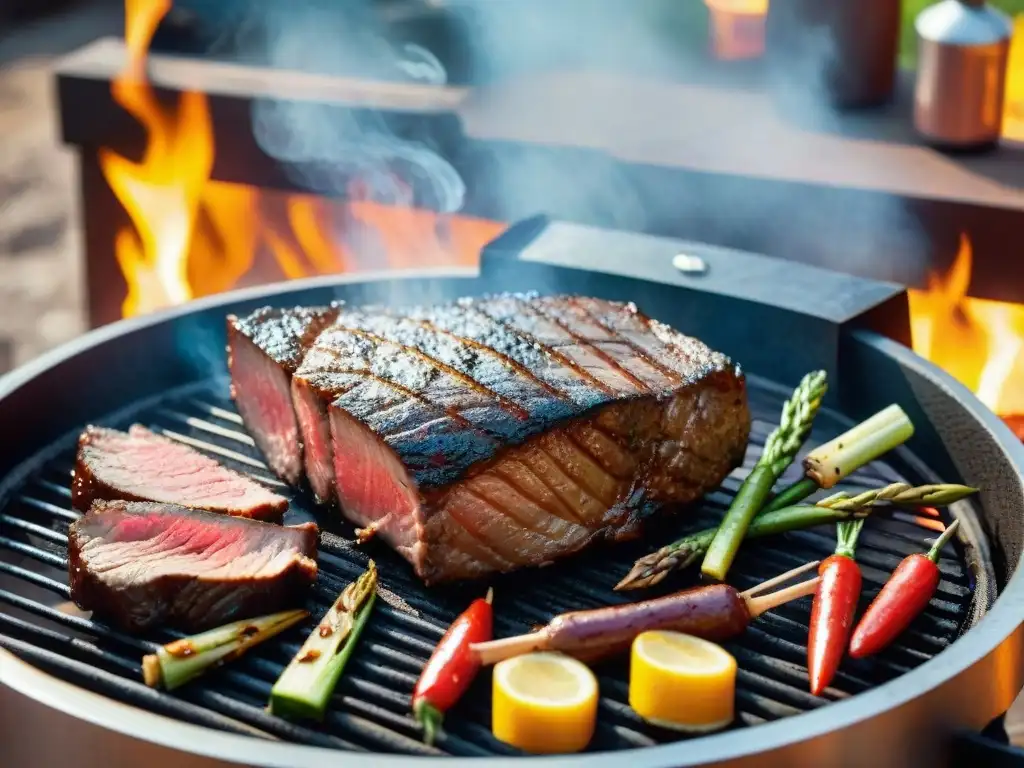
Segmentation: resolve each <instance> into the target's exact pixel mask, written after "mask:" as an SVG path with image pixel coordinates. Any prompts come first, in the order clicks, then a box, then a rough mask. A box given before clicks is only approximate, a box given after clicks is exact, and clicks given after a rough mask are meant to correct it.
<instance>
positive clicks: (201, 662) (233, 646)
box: [142, 610, 309, 690]
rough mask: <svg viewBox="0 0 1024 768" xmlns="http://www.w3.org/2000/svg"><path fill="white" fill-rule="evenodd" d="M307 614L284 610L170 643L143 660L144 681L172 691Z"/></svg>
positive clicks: (154, 686) (277, 632)
mask: <svg viewBox="0 0 1024 768" xmlns="http://www.w3.org/2000/svg"><path fill="white" fill-rule="evenodd" d="M308 615H309V613H307V612H306V611H301V610H298V611H282V612H281V613H273V614H270V615H269V616H260V617H259V618H256V619H245V620H244V621H236V622H233V623H231V624H225V625H224V626H223V627H217V628H216V629H211V630H208V631H206V632H202V633H201V634H198V635H193V636H191V637H183V638H181V639H180V640H175V641H173V642H170V643H167V645H164V646H161V647H160V648H158V649H157V651H156V653H151V654H147V655H146V656H144V657H143V659H142V679H143V680H144V681H145V683H146V685H148V686H150V687H151V688H156V687H158V686H160V685H161V684H162V685H163V687H164V688H166V689H167V690H172V689H174V688H177V687H178V686H180V685H184V684H185V683H187V682H188V681H189V680H191V679H192V678H194V677H198V676H199V675H201V674H203V673H204V672H206V671H207V670H209V669H212V668H214V667H218V666H220V665H221V664H225V663H226V662H228V661H231V660H232V659H237V658H238V657H239V656H241V655H242V654H243V653H245V652H246V651H247V650H249V649H250V648H251V647H252V646H254V645H257V644H259V643H262V642H263V641H264V640H268V639H270V638H271V637H273V636H274V635H277V634H280V633H281V632H284V630H286V629H288V628H289V627H291V626H294V625H295V624H298V623H299V622H300V621H302V620H303V619H304V618H306V617H307V616H308Z"/></svg>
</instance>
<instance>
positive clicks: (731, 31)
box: [704, 0, 768, 60]
mask: <svg viewBox="0 0 1024 768" xmlns="http://www.w3.org/2000/svg"><path fill="white" fill-rule="evenodd" d="M704 2H705V4H707V6H708V11H709V12H710V23H711V49H712V52H713V53H714V55H715V58H717V59H723V60H729V59H756V58H757V57H758V56H761V55H762V54H763V53H764V46H765V40H764V36H765V19H766V17H767V15H768V0H704Z"/></svg>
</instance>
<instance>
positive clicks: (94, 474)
mask: <svg viewBox="0 0 1024 768" xmlns="http://www.w3.org/2000/svg"><path fill="white" fill-rule="evenodd" d="M96 499H124V500H126V501H160V502H166V503H169V504H180V505H182V506H185V507H192V508H195V509H207V510H210V511H211V512H223V513H226V514H229V515H235V516H238V517H254V518H258V519H261V520H275V521H279V520H280V519H281V516H282V515H283V514H284V512H285V510H286V509H287V508H288V500H287V499H285V498H284V497H283V496H279V495H278V494H276V493H272V492H271V491H269V490H267V489H266V488H264V487H263V486H262V485H260V484H259V483H257V482H256V481H255V480H251V479H249V478H248V477H246V476H245V475H242V474H239V473H238V472H234V471H232V470H230V469H228V468H227V467H225V466H223V465H221V464H219V463H218V462H216V461H214V460H213V459H211V458H210V457H209V456H206V455H204V454H202V453H200V452H199V451H197V450H195V449H193V448H190V447H189V446H187V445H184V444H182V443H178V442H175V441H174V440H170V439H169V438H166V437H163V436H161V435H158V434H156V433H154V432H151V431H150V430H148V429H146V428H145V427H143V426H141V425H139V424H136V425H134V426H132V427H131V429H130V430H129V431H128V432H120V431H118V430H116V429H106V428H104V427H88V428H86V430H85V431H84V432H83V433H82V435H81V436H80V437H79V439H78V456H77V458H76V460H75V476H74V480H73V481H72V483H71V503H72V505H73V506H74V507H75V509H77V510H79V511H81V512H85V511H86V510H88V509H89V506H90V505H91V504H92V502H93V501H94V500H96Z"/></svg>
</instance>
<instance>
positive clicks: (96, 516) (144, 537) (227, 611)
mask: <svg viewBox="0 0 1024 768" xmlns="http://www.w3.org/2000/svg"><path fill="white" fill-rule="evenodd" d="M316 557H317V527H316V526H315V525H313V524H312V523H304V524H302V525H297V526H290V527H282V526H279V525H271V524H269V523H261V522H259V521H256V520H248V519H245V518H239V517H228V516H227V515H220V514H216V513H212V512H205V511H202V510H195V509H188V508H186V507H180V506H177V505H173V504H157V503H152V502H128V501H97V502H95V503H94V504H93V505H92V506H91V507H90V509H89V512H88V513H87V514H85V515H83V516H82V517H81V518H79V519H78V520H76V521H74V522H73V523H72V524H71V526H70V528H69V530H68V576H69V581H70V585H71V599H72V600H74V602H75V604H76V605H78V606H79V607H80V608H82V609H83V610H87V611H95V612H96V613H97V614H98V615H99V616H102V617H103V618H105V619H107V620H108V621H110V622H112V623H113V624H116V625H117V626H119V627H121V628H123V629H126V630H129V631H133V632H137V631H141V630H145V629H147V628H150V627H153V626H156V625H168V626H171V627H174V628H176V629H179V630H182V631H184V632H201V631H203V630H205V629H210V628H212V627H217V626H220V625H222V624H226V623H228V622H231V621H237V620H240V619H247V618H252V617H254V616H259V615H263V614H267V613H274V612H276V611H281V610H285V609H287V608H291V607H297V606H301V604H302V602H303V597H304V595H305V593H306V591H307V590H308V588H309V586H310V585H311V584H313V582H314V581H316V576H317V564H316Z"/></svg>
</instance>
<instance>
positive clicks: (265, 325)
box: [228, 306, 339, 485]
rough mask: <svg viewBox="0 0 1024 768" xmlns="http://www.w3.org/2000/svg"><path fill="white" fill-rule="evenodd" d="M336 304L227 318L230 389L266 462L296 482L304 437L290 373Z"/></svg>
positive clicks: (335, 311) (329, 319)
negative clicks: (294, 406)
mask: <svg viewBox="0 0 1024 768" xmlns="http://www.w3.org/2000/svg"><path fill="white" fill-rule="evenodd" d="M338 311H339V307H337V306H329V307H295V308H294V309H271V308H269V307H267V308H264V309H260V310H257V311H256V312H254V313H253V314H251V315H249V316H248V317H245V318H237V317H235V316H233V315H232V316H231V317H229V318H228V366H229V367H230V369H231V394H232V397H234V399H235V404H236V405H237V406H238V412H239V413H240V414H241V416H242V418H243V419H244V420H245V423H246V425H247V426H248V428H249V430H250V432H251V433H252V436H253V439H254V440H255V441H256V445H257V446H258V447H259V449H260V450H261V451H262V452H263V456H264V457H265V458H266V460H267V464H268V465H269V466H270V468H271V469H272V470H273V471H274V472H275V473H276V474H277V475H278V476H279V477H281V478H282V479H284V480H286V481H287V482H289V483H291V484H292V485H295V484H296V483H298V482H299V479H300V478H301V477H302V441H301V440H300V438H299V428H298V424H297V422H296V420H295V411H294V410H293V409H292V398H291V389H290V387H291V377H292V374H293V373H294V372H295V369H296V368H298V366H299V364H300V363H301V362H302V358H303V355H304V354H305V351H306V349H307V348H308V347H309V345H310V344H312V343H313V341H314V340H315V339H316V336H317V334H318V333H319V332H320V331H321V330H322V329H323V328H324V327H325V326H327V325H329V324H330V323H331V322H332V321H333V320H334V318H335V317H337V315H338Z"/></svg>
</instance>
